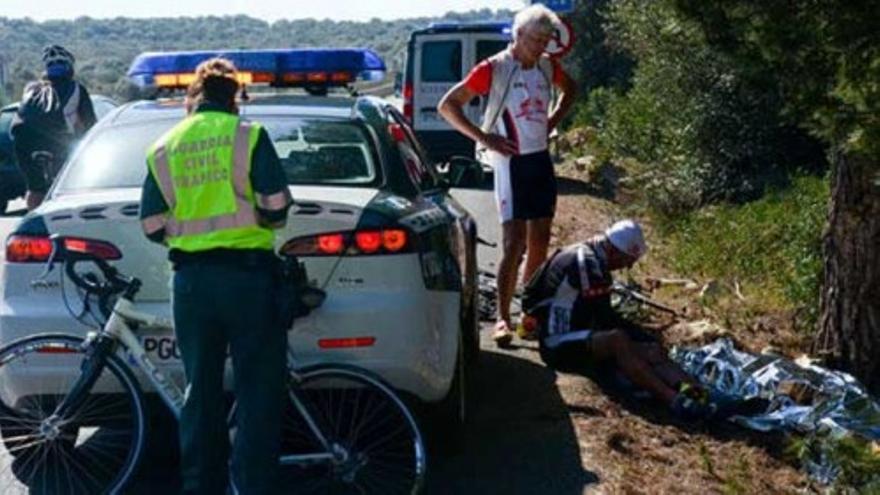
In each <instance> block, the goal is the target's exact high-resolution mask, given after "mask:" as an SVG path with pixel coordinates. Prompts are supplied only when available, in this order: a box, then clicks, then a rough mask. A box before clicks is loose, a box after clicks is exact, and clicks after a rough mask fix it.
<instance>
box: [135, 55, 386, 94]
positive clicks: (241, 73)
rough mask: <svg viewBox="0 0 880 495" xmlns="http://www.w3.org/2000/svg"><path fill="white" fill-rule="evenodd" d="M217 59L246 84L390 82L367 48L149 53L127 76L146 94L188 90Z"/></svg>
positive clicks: (136, 62) (382, 65)
mask: <svg viewBox="0 0 880 495" xmlns="http://www.w3.org/2000/svg"><path fill="white" fill-rule="evenodd" d="M213 57H223V58H226V59H229V60H230V61H232V63H234V64H235V67H236V68H237V69H238V80H239V82H240V83H242V84H268V85H270V86H275V87H296V86H299V87H316V86H324V87H327V86H346V85H348V84H349V83H351V82H354V81H355V80H357V79H361V80H366V81H375V80H380V79H382V78H383V77H384V76H385V62H384V61H383V60H382V58H381V57H379V55H377V54H376V52H374V51H372V50H368V49H364V48H296V49H294V48H291V49H272V50H203V51H188V52H146V53H142V54H140V55H138V56H137V57H136V58H135V59H134V61H133V62H132V63H131V67H129V69H128V73H127V76H128V77H129V79H131V81H132V82H133V83H134V84H135V85H137V86H138V87H140V88H156V89H182V88H186V87H187V86H189V84H190V83H192V82H193V80H195V70H196V67H197V66H198V65H199V64H200V63H202V62H204V61H205V60H208V59H210V58H213Z"/></svg>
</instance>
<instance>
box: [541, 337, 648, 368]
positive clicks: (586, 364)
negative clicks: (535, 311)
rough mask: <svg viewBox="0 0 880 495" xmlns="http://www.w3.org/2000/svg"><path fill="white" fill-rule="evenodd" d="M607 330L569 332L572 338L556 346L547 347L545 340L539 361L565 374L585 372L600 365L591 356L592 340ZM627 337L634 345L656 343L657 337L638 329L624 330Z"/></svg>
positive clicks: (543, 340)
mask: <svg viewBox="0 0 880 495" xmlns="http://www.w3.org/2000/svg"><path fill="white" fill-rule="evenodd" d="M605 331H607V330H581V331H575V332H570V336H571V337H573V338H570V339H564V341H562V342H559V343H558V344H557V345H554V346H552V347H551V346H549V345H547V340H546V339H542V341H541V348H540V353H541V360H542V361H544V363H545V364H546V365H547V366H550V367H551V368H553V369H555V370H559V371H565V372H585V371H587V370H589V369H590V368H591V367H593V366H596V365H600V364H602V363H600V362H596V360H595V359H594V358H593V356H592V338H593V336H594V335H596V334H600V333H602V332H605ZM623 331H624V332H625V333H626V334H627V336H628V337H629V338H630V340H632V341H633V342H636V343H657V342H658V341H657V337H655V336H654V335H651V334H650V333H648V332H645V331H644V330H640V329H638V328H626V329H624V330H623Z"/></svg>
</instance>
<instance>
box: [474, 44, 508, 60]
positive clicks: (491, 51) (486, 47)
mask: <svg viewBox="0 0 880 495" xmlns="http://www.w3.org/2000/svg"><path fill="white" fill-rule="evenodd" d="M507 44H508V42H507V40H478V41H477V59H476V60H475V61H474V65H477V64H479V63H480V62H482V61H483V60H485V59H487V58H489V57H491V56H492V55H495V54H496V53H498V52H500V51H501V50H504V49H505V48H507Z"/></svg>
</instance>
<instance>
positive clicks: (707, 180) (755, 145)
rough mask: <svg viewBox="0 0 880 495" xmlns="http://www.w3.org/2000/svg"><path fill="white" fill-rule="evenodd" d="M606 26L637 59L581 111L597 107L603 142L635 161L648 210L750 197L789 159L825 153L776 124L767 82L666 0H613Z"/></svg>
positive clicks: (780, 177)
mask: <svg viewBox="0 0 880 495" xmlns="http://www.w3.org/2000/svg"><path fill="white" fill-rule="evenodd" d="M609 30H610V33H611V37H612V39H613V40H614V42H615V43H616V44H617V45H619V46H622V47H624V48H625V49H626V50H627V51H628V52H629V53H631V54H632V55H633V57H634V58H635V60H636V61H637V66H636V69H635V72H634V75H633V78H632V81H631V83H632V87H631V88H630V89H629V91H627V92H626V93H625V94H623V95H620V96H616V95H613V94H612V95H610V96H609V97H606V98H605V99H602V98H599V99H598V100H597V101H602V102H603V106H599V105H597V104H595V103H588V104H587V106H586V107H582V109H581V111H582V113H583V114H584V115H585V116H591V111H592V109H593V108H598V109H601V110H602V114H603V115H604V119H603V124H604V125H603V126H602V128H601V132H600V138H599V139H600V142H601V143H602V146H603V147H604V148H606V149H609V150H610V151H611V152H612V153H614V154H615V155H617V156H620V157H628V158H633V159H635V160H636V161H637V162H638V163H641V164H642V167H640V169H639V170H637V173H636V174H635V178H636V179H637V185H638V186H639V187H640V188H641V189H643V190H644V191H645V197H646V198H648V204H649V206H651V207H652V208H653V209H655V210H658V211H660V212H662V213H664V214H677V213H682V212H686V211H689V210H692V209H694V208H696V207H698V206H700V205H703V204H707V203H712V202H717V201H745V200H753V199H756V198H758V197H760V195H761V194H762V193H763V191H764V190H765V189H766V188H767V187H768V186H773V185H779V184H784V183H785V181H786V178H787V174H788V171H789V170H790V169H791V168H792V164H794V165H797V166H801V165H803V164H804V163H806V162H812V161H818V162H822V161H823V160H824V158H823V156H824V155H823V150H822V148H821V147H820V146H817V145H815V144H813V143H809V142H807V143H806V144H807V146H806V147H805V146H804V145H805V143H804V136H805V133H804V132H803V131H799V130H796V129H792V128H790V127H787V126H785V125H783V120H782V116H781V109H782V101H783V100H782V97H781V95H780V94H779V92H778V91H777V88H776V86H775V82H774V81H773V80H772V79H768V78H763V77H761V76H760V75H756V70H755V69H756V68H755V67H752V66H750V65H749V63H748V62H747V61H743V60H740V59H735V58H733V57H732V56H730V55H727V54H724V53H723V52H721V51H720V50H718V49H715V48H713V47H712V46H710V45H709V43H708V42H707V41H706V39H705V33H704V32H703V30H702V29H701V27H700V26H699V25H698V24H697V23H696V22H694V21H692V20H689V19H687V18H684V17H683V16H681V15H680V14H679V13H678V11H677V10H676V8H675V6H674V4H673V2H672V1H670V0H620V1H618V2H615V3H614V5H613V8H612V9H611V11H610V24H609ZM591 96H592V95H591ZM600 96H603V97H604V96H605V95H601V94H600ZM800 149H808V150H809V151H810V153H811V155H812V156H810V157H804V156H802V153H798V152H797V150H800Z"/></svg>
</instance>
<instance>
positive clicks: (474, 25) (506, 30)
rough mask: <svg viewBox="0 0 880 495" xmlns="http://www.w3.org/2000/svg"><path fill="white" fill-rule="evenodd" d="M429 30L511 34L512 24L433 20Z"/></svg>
mask: <svg viewBox="0 0 880 495" xmlns="http://www.w3.org/2000/svg"><path fill="white" fill-rule="evenodd" d="M427 30H428V31H432V32H460V31H464V32H471V31H476V32H496V33H503V34H507V35H509V34H510V33H511V24H510V23H509V22H432V23H431V24H428V29H427Z"/></svg>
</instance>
